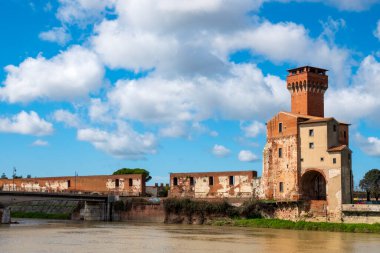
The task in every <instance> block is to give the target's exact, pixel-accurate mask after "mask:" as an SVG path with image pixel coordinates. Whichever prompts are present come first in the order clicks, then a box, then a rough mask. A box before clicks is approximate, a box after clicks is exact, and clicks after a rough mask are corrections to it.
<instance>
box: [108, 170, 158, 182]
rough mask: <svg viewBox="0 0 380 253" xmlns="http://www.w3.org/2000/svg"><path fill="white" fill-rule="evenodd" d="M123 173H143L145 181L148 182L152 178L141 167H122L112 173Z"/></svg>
mask: <svg viewBox="0 0 380 253" xmlns="http://www.w3.org/2000/svg"><path fill="white" fill-rule="evenodd" d="M125 174H143V175H144V176H145V182H148V181H149V180H151V179H152V177H151V176H150V175H149V171H147V170H145V169H141V168H134V169H130V168H122V169H119V170H117V171H115V172H114V173H113V174H112V175H125Z"/></svg>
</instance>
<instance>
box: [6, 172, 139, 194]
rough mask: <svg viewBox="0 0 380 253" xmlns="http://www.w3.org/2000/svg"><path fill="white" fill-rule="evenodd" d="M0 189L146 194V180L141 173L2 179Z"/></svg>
mask: <svg viewBox="0 0 380 253" xmlns="http://www.w3.org/2000/svg"><path fill="white" fill-rule="evenodd" d="M0 190H2V191H24V192H82V193H95V194H110V193H114V194H120V195H126V196H142V195H144V194H145V180H144V175H141V174H128V175H106V176H77V177H46V178H23V179H14V180H13V179H0Z"/></svg>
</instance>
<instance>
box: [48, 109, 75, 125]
mask: <svg viewBox="0 0 380 253" xmlns="http://www.w3.org/2000/svg"><path fill="white" fill-rule="evenodd" d="M53 117H54V120H55V121H57V122H62V123H65V124H66V126H69V127H79V126H80V119H79V117H78V115H76V114H74V113H71V112H69V111H66V110H62V109H61V110H56V111H55V112H54V115H53Z"/></svg>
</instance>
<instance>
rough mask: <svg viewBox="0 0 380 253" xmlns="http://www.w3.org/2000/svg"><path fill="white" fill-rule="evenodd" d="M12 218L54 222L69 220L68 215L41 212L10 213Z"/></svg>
mask: <svg viewBox="0 0 380 253" xmlns="http://www.w3.org/2000/svg"><path fill="white" fill-rule="evenodd" d="M11 217H12V218H30V219H54V220H70V219H71V214H69V213H42V212H19V211H15V212H11Z"/></svg>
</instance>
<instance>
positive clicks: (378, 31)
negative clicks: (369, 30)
mask: <svg viewBox="0 0 380 253" xmlns="http://www.w3.org/2000/svg"><path fill="white" fill-rule="evenodd" d="M373 34H374V35H375V37H376V38H378V39H379V40H380V20H379V21H377V26H376V29H375V31H373Z"/></svg>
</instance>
